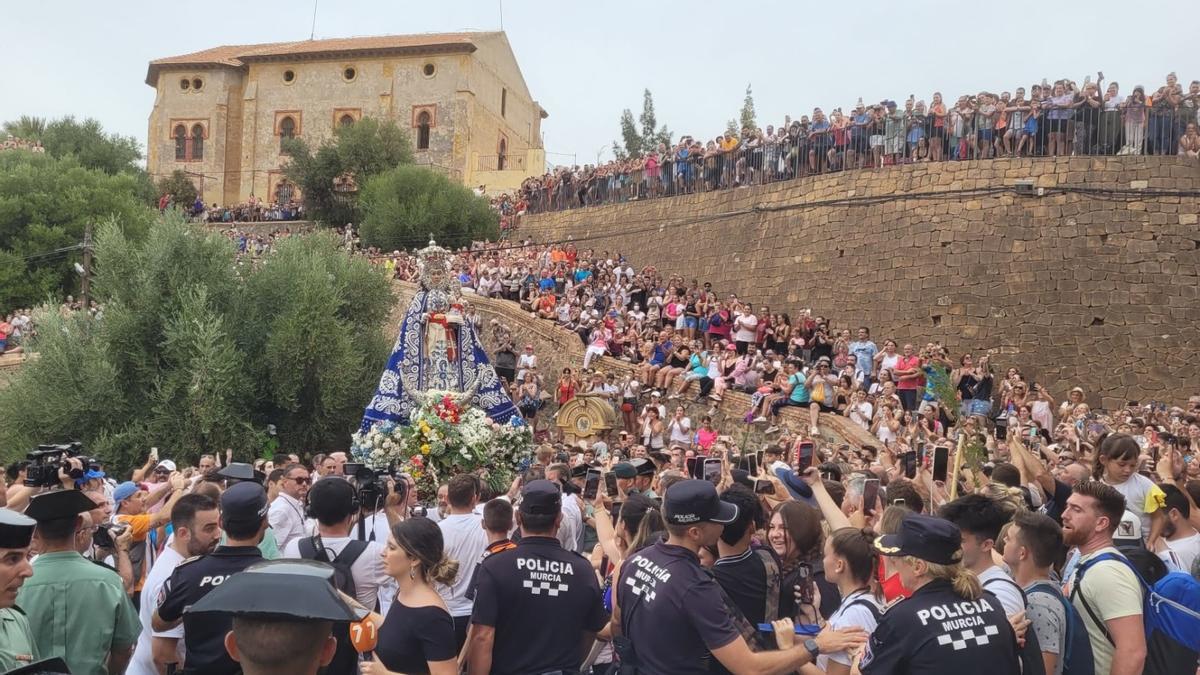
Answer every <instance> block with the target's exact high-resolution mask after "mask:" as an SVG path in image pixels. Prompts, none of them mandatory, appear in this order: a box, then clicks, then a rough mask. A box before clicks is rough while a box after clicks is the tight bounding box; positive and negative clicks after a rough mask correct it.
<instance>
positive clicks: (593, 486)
mask: <svg viewBox="0 0 1200 675" xmlns="http://www.w3.org/2000/svg"><path fill="white" fill-rule="evenodd" d="M614 478H615V476H614ZM599 492H600V470H599V469H588V472H587V477H586V478H584V479H583V498H584V499H585V500H587V501H591V500H593V499H595V498H596V495H597V494H598V493H599Z"/></svg>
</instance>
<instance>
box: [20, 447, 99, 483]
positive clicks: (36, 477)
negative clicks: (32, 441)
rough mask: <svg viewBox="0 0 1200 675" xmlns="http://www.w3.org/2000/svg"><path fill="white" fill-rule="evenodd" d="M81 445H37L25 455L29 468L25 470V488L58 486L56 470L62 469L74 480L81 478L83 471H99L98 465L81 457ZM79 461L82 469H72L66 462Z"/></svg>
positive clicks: (94, 461) (95, 461) (96, 462)
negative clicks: (35, 448)
mask: <svg viewBox="0 0 1200 675" xmlns="http://www.w3.org/2000/svg"><path fill="white" fill-rule="evenodd" d="M82 453H83V444H82V443H80V442H79V441H73V442H71V443H61V444H58V445H39V446H38V447H37V450H34V451H33V452H30V453H29V454H27V455H25V458H26V459H28V460H29V462H30V464H29V468H28V469H26V470H25V485H26V486H27V487H53V486H55V485H58V484H59V480H58V470H59V469H64V470H66V471H67V473H68V475H70V476H71V478H72V479H74V480H79V479H80V478H83V474H84V472H85V471H89V470H90V471H99V470H100V463H99V462H98V461H97V460H95V459H92V458H89V457H84V456H83V454H82ZM70 459H79V461H80V463H81V464H82V465H83V468H79V469H77V468H73V467H72V466H71V463H70V462H69V461H67V460H70Z"/></svg>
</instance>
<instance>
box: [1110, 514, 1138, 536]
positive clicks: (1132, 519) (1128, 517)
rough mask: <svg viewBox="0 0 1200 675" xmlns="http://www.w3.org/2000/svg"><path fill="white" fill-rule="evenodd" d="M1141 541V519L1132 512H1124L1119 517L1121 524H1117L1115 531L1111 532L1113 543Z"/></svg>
mask: <svg viewBox="0 0 1200 675" xmlns="http://www.w3.org/2000/svg"><path fill="white" fill-rule="evenodd" d="M1141 540H1142V521H1141V519H1140V518H1138V517H1137V515H1136V514H1134V513H1133V512H1132V511H1126V512H1125V514H1124V515H1122V516H1121V522H1119V523H1117V530H1116V531H1115V532H1113V541H1130V542H1141Z"/></svg>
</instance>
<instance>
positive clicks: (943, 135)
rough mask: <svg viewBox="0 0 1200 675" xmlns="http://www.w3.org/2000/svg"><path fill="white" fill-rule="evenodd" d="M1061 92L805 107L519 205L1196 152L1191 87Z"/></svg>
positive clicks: (554, 182)
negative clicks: (940, 166)
mask: <svg viewBox="0 0 1200 675" xmlns="http://www.w3.org/2000/svg"><path fill="white" fill-rule="evenodd" d="M1116 100H1117V99H1112V98H1108V99H1106V98H1104V95H1103V94H1101V95H1099V96H1094V95H1093V96H1075V95H1071V94H1064V95H1061V96H1058V97H1054V96H1051V97H1049V98H1047V99H1044V100H1043V101H1042V102H1041V103H1038V104H1033V103H1031V102H1029V101H1026V100H1023V99H1015V98H1013V97H1009V98H1007V99H1005V98H1001V97H996V98H995V99H993V98H991V97H983V99H982V100H980V99H976V98H974V97H970V98H964V99H963V100H960V101H959V102H958V103H956V104H955V105H953V106H945V105H942V104H940V103H937V102H935V104H934V105H933V106H924V105H923V104H921V103H913V102H912V101H906V102H904V103H903V104H898V105H894V106H893V105H888V104H892V103H893V102H890V101H889V102H884V103H881V104H876V105H874V106H871V107H870V108H866V107H864V108H860V109H856V110H853V111H850V112H849V113H845V114H843V113H842V112H841V111H839V110H834V111H832V112H831V114H830V116H829V118H826V117H825V116H824V115H823V114H819V113H816V112H815V113H814V116H813V118H812V119H811V120H810V119H809V118H808V117H807V116H805V117H802V118H801V119H800V120H798V121H796V122H792V123H791V124H790V126H789V127H788V128H787V129H780V130H779V131H778V132H775V131H774V130H773V129H771V128H770V127H768V133H762V132H760V130H757V129H754V130H751V129H743V130H742V132H741V134H740V135H739V137H738V138H737V139H729V138H725V137H724V136H720V137H718V138H716V139H714V140H712V141H708V142H707V143H700V142H699V141H696V140H694V139H690V138H688V137H684V140H683V141H681V142H680V144H678V145H676V146H675V147H674V148H672V149H670V150H667V149H666V148H663V147H661V146H660V150H661V151H660V152H656V153H650V154H647V155H646V156H644V157H639V158H635V159H630V160H626V161H617V162H610V163H608V164H604V165H601V166H598V167H596V166H586V167H583V168H575V169H571V168H566V169H560V170H559V171H557V172H552V173H550V174H547V175H546V176H543V177H541V178H532V179H529V180H527V181H526V183H525V185H524V186H523V187H522V189H521V193H520V194H519V195H518V199H522V200H524V202H525V207H526V210H527V211H528V212H531V213H538V212H544V211H557V210H563V209H574V208H581V207H585V206H593V205H601V204H614V203H621V202H627V201H633V200H644V199H655V198H659V197H671V196H676V195H683V194H694V193H703V192H712V191H715V190H724V189H729V188H735V187H739V186H747V185H763V184H768V183H775V182H780V181H788V180H793V179H796V178H802V177H805V176H813V175H820V174H826V173H833V172H841V171H861V170H868V169H874V168H882V167H886V166H895V165H904V164H917V163H925V162H949V161H965V160H989V159H996V158H1008V157H1060V156H1117V155H1159V156H1174V155H1183V156H1189V157H1193V158H1197V157H1200V132H1198V131H1197V125H1198V124H1200V93H1194V94H1185V95H1182V96H1181V97H1180V99H1179V103H1178V105H1171V104H1170V101H1169V100H1168V99H1162V101H1160V102H1158V103H1155V102H1152V101H1151V100H1150V99H1145V98H1143V97H1141V96H1140V92H1135V94H1134V95H1133V96H1131V97H1129V98H1125V99H1123V100H1121V101H1119V102H1114V101H1116Z"/></svg>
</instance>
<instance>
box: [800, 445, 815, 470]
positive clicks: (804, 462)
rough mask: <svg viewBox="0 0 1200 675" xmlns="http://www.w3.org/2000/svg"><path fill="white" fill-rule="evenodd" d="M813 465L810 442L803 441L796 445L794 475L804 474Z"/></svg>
mask: <svg viewBox="0 0 1200 675" xmlns="http://www.w3.org/2000/svg"><path fill="white" fill-rule="evenodd" d="M812 465H813V443H812V441H803V442H801V443H799V444H797V445H796V473H804V470H805V469H807V468H808V467H810V466H812Z"/></svg>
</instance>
